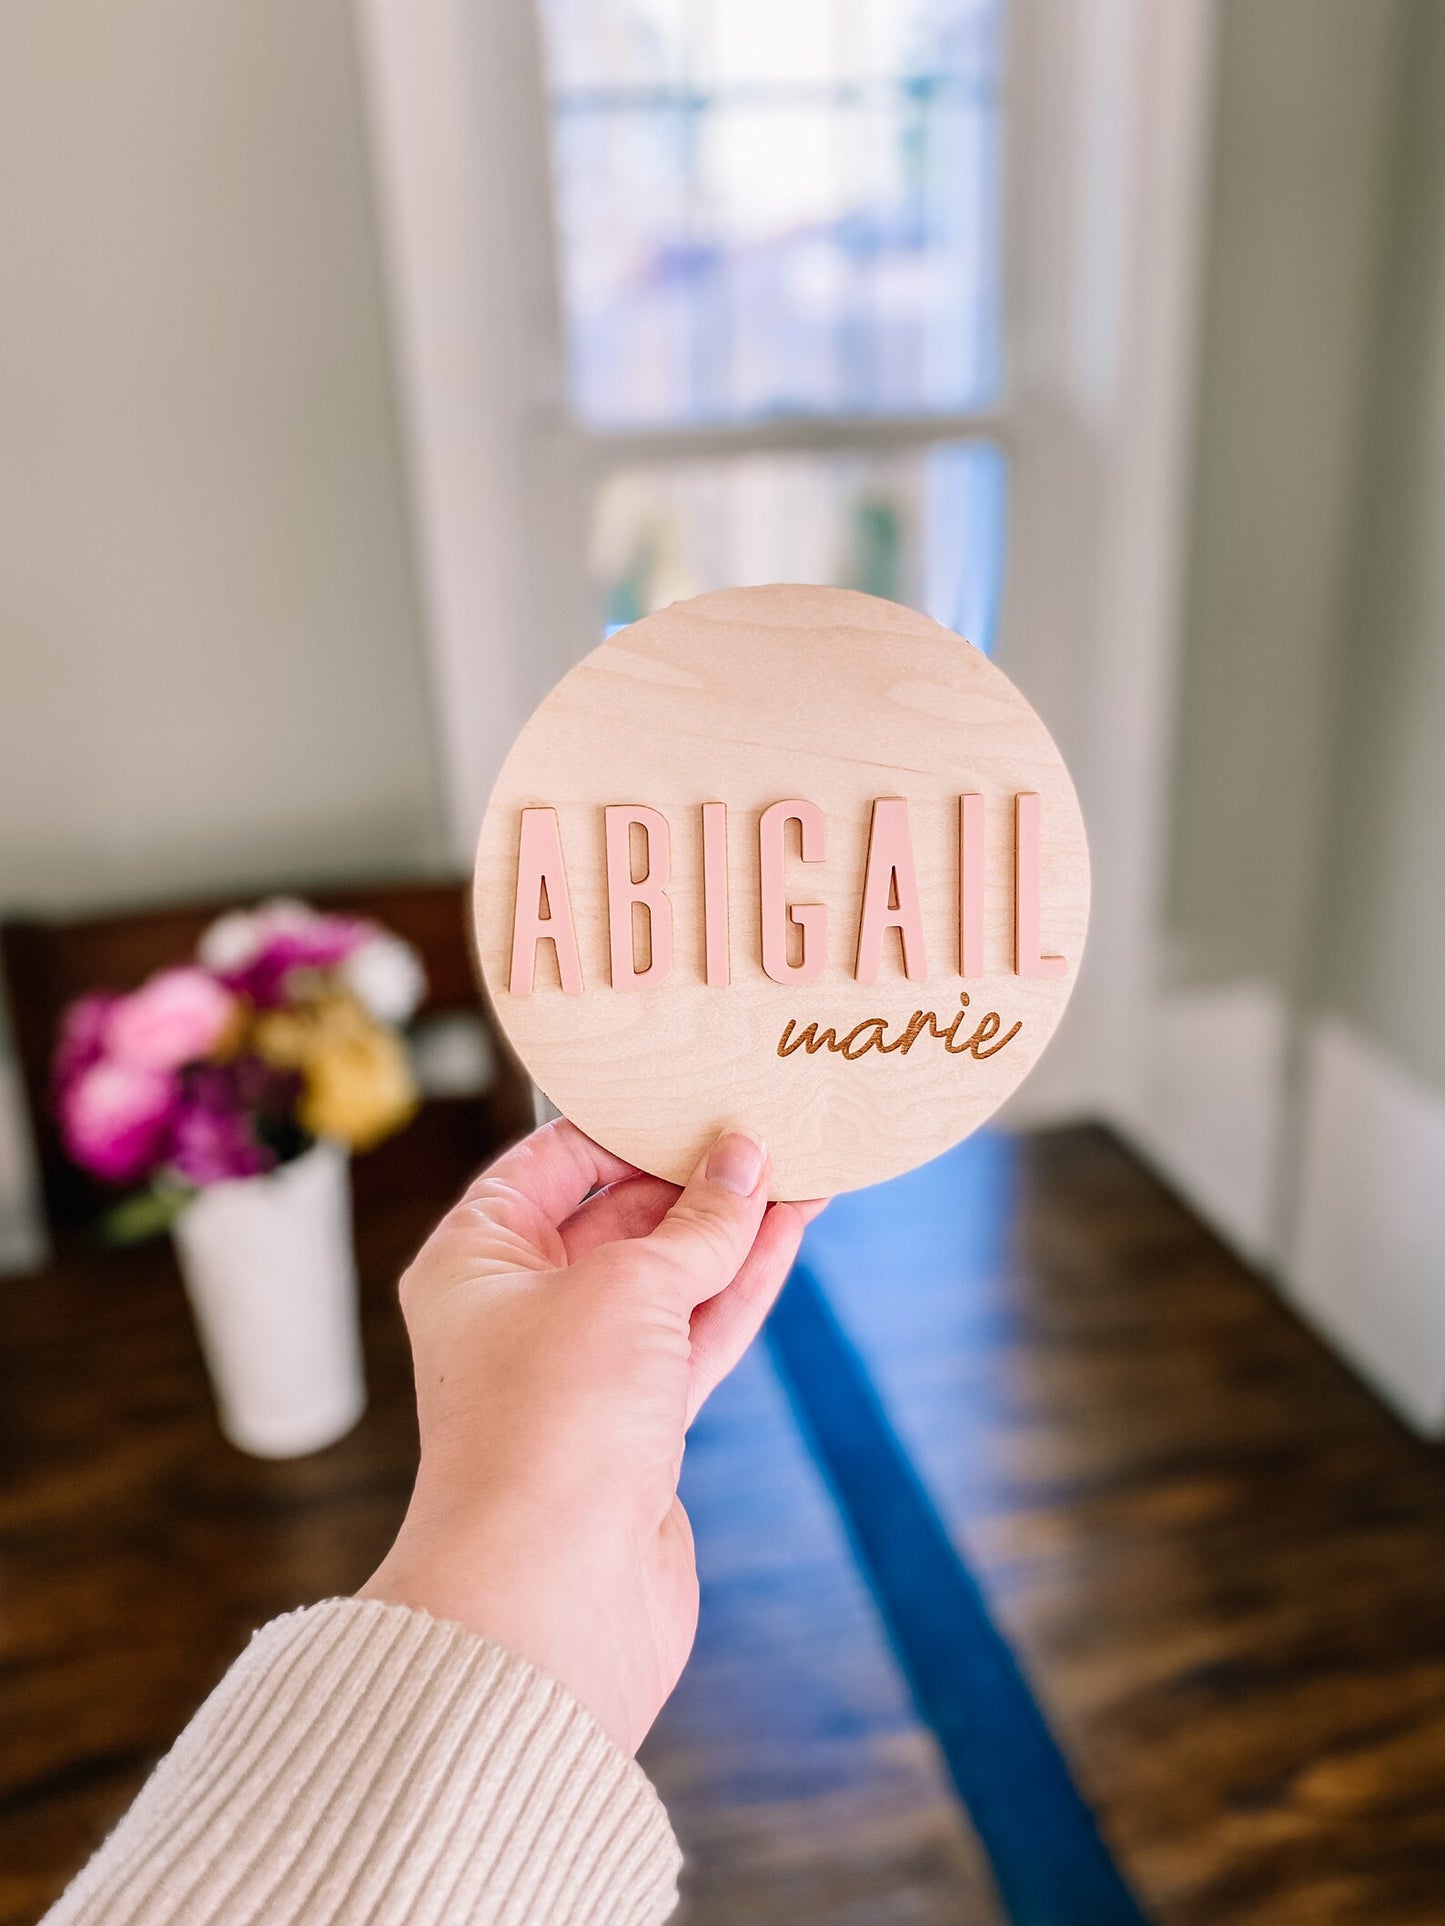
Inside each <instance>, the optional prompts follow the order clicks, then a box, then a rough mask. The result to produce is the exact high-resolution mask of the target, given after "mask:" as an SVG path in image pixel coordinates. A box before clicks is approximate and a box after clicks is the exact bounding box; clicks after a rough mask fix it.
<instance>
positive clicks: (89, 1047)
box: [52, 990, 119, 1105]
mask: <svg viewBox="0 0 1445 1926" xmlns="http://www.w3.org/2000/svg"><path fill="white" fill-rule="evenodd" d="M118 1001H119V998H118V997H114V996H112V995H110V993H109V992H108V991H104V990H97V991H95V992H94V994H92V995H90V996H83V997H80V998H78V999H77V1000H76V1001H75V1002H74V1003H72V1004H71V1006H70V1008H69V1009H68V1010H67V1011H66V1012H65V1015H64V1017H62V1019H61V1023H60V1040H59V1041H58V1042H57V1044H56V1046H55V1057H54V1060H53V1064H52V1076H53V1080H54V1081H53V1089H54V1091H55V1099H56V1103H57V1105H59V1103H60V1101H61V1100H62V1099H63V1097H64V1095H65V1093H66V1091H67V1090H69V1088H70V1086H71V1085H72V1084H73V1083H74V1082H75V1080H76V1078H77V1077H79V1076H82V1075H84V1073H85V1072H86V1071H87V1070H88V1069H89V1068H90V1066H91V1065H92V1064H93V1063H99V1061H100V1059H101V1058H102V1057H103V1056H104V1054H105V1032H106V1026H107V1024H108V1023H109V1021H110V1013H111V1011H112V1010H113V1009H114V1008H115V1005H116V1004H117V1002H118Z"/></svg>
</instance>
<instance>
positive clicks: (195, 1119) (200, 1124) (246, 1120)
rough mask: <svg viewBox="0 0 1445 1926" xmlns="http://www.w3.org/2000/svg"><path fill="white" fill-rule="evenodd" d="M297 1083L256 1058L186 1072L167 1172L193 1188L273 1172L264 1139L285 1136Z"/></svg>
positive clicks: (273, 1157) (270, 1148) (273, 1156)
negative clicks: (173, 1172)
mask: <svg viewBox="0 0 1445 1926" xmlns="http://www.w3.org/2000/svg"><path fill="white" fill-rule="evenodd" d="M298 1084H299V1080H298V1079H297V1078H296V1076H295V1075H293V1074H292V1073H291V1072H290V1071H284V1070H276V1069H273V1068H272V1066H271V1065H270V1064H268V1063H264V1062H262V1060H261V1059H260V1058H259V1057H238V1058H237V1059H236V1060H235V1062H234V1063H221V1064H202V1065H199V1066H197V1067H195V1068H193V1069H190V1070H187V1071H186V1072H185V1074H184V1076H183V1077H182V1079H181V1096H180V1107H179V1112H178V1114H177V1117H176V1121H175V1128H174V1131H173V1133H172V1139H171V1145H170V1155H169V1163H170V1168H171V1169H172V1170H173V1171H175V1173H176V1174H177V1176H179V1177H183V1178H184V1179H185V1180H186V1182H187V1183H191V1184H197V1185H204V1184H220V1183H225V1182H226V1181H227V1180H228V1179H231V1178H235V1177H258V1176H260V1175H261V1173H262V1172H263V1171H267V1170H274V1168H275V1167H276V1165H277V1164H278V1163H279V1162H280V1158H279V1156H278V1155H277V1151H276V1148H275V1144H274V1143H273V1142H269V1141H268V1140H267V1139H268V1137H271V1138H276V1137H279V1136H280V1135H282V1134H283V1133H284V1132H285V1129H286V1127H287V1122H288V1119H289V1118H290V1117H291V1114H292V1112H293V1111H294V1109H295V1105H296V1093H297V1089H298ZM292 1128H293V1129H294V1126H292Z"/></svg>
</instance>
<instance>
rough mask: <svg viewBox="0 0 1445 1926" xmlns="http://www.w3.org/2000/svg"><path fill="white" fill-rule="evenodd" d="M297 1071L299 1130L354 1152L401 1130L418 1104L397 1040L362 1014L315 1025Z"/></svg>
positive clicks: (400, 1046)
mask: <svg viewBox="0 0 1445 1926" xmlns="http://www.w3.org/2000/svg"><path fill="white" fill-rule="evenodd" d="M301 1074H302V1078H303V1081H304V1088H303V1090H302V1095H301V1103H300V1106H299V1108H298V1111H297V1115H298V1117H299V1119H300V1122H301V1126H302V1128H303V1129H304V1130H308V1131H310V1132H311V1134H312V1136H314V1137H330V1138H333V1139H334V1140H335V1141H336V1142H338V1143H343V1144H347V1145H349V1146H350V1148H351V1149H352V1150H370V1149H371V1147H372V1145H373V1144H379V1143H380V1142H381V1140H382V1138H383V1137H389V1136H390V1135H391V1134H392V1132H393V1131H395V1130H400V1129H401V1127H402V1125H403V1124H404V1123H407V1122H408V1121H409V1120H410V1119H411V1117H412V1115H413V1114H414V1113H415V1111H416V1108H417V1105H418V1103H419V1102H420V1097H419V1094H418V1091H417V1087H416V1084H415V1082H414V1081H413V1079H412V1074H411V1065H410V1063H409V1062H408V1061H407V1055H406V1051H405V1050H404V1049H403V1047H402V1044H401V1041H400V1039H399V1038H398V1037H397V1036H396V1035H395V1034H394V1033H393V1032H392V1031H390V1030H387V1029H384V1028H383V1027H382V1026H381V1025H380V1024H378V1023H373V1022H372V1021H371V1020H370V1019H369V1018H366V1017H363V1020H362V1021H361V1022H359V1023H358V1022H345V1023H343V1022H331V1023H326V1022H323V1023H320V1024H318V1025H317V1026H316V1031H315V1036H314V1039H313V1041H312V1044H311V1048H310V1049H309V1051H308V1053H307V1055H306V1057H305V1059H304V1062H303V1063H302V1066H301Z"/></svg>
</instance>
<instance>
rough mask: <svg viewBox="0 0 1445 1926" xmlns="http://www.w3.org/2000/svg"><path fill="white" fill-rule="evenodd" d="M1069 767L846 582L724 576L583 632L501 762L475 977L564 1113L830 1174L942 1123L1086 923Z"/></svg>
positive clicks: (949, 659) (592, 1127)
mask: <svg viewBox="0 0 1445 1926" xmlns="http://www.w3.org/2000/svg"><path fill="white" fill-rule="evenodd" d="M1088 894H1089V876H1088V856H1087V850H1086V846H1085V840H1084V829H1083V823H1082V820H1081V818H1080V815H1079V807H1078V802H1077V799H1076V798H1075V795H1074V791H1073V786H1072V784H1071V783H1070V781H1069V777H1068V772H1067V771H1066V769H1065V768H1064V765H1063V761H1062V759H1061V757H1060V756H1059V753H1058V750H1057V749H1056V748H1055V747H1054V744H1053V742H1052V741H1051V740H1050V738H1049V735H1048V732H1047V731H1046V730H1045V729H1044V727H1043V725H1042V723H1041V722H1040V721H1039V719H1038V717H1037V716H1036V715H1035V714H1034V712H1033V710H1032V709H1031V708H1030V707H1029V705H1028V704H1027V703H1026V702H1025V701H1024V699H1023V697H1022V696H1021V695H1020V694H1019V693H1018V691H1017V690H1016V689H1015V688H1014V687H1013V685H1012V684H1011V683H1010V682H1009V681H1008V679H1007V677H1005V676H1004V675H1003V673H1002V672H1001V671H1000V670H999V669H997V668H995V667H994V666H993V664H992V663H990V662H988V661H987V660H986V658H985V657H983V656H982V655H980V654H979V653H978V651H977V650H975V649H973V648H971V647H970V646H969V645H968V644H967V643H965V642H963V641H961V640H960V639H959V638H958V637H957V636H955V635H952V634H950V633H949V631H948V630H946V629H943V628H940V627H939V626H938V624H937V623H935V622H932V621H930V620H928V618H926V617H924V616H921V615H916V614H914V613H912V612H910V611H908V610H906V609H902V608H898V607H896V606H895V605H894V604H892V603H888V602H881V601H878V600H876V599H875V598H873V597H870V596H864V595H858V594H854V593H851V592H850V591H847V590H842V589H824V588H802V587H797V588H794V587H775V588H761V589H730V590H726V591H724V592H723V593H721V594H716V595H707V596H701V597H699V598H698V599H697V600H695V601H692V602H685V603H679V604H676V605H675V606H673V607H672V608H669V609H666V610H664V611H662V612H661V613H660V614H658V615H654V616H649V617H648V618H646V620H644V621H642V622H639V623H637V624H635V625H634V626H633V627H631V628H629V629H625V630H623V631H621V632H620V633H619V634H617V635H616V636H614V637H613V638H612V639H611V640H610V641H608V642H605V643H603V645H602V646H601V647H600V648H599V649H596V650H594V651H593V653H592V654H591V655H589V656H588V657H586V659H585V660H584V661H582V662H581V663H579V664H578V665H577V667H576V668H575V669H573V670H572V671H571V673H570V674H569V675H567V676H566V677H565V678H564V679H563V680H562V682H561V683H559V684H558V686H557V687H556V688H555V689H554V690H553V691H552V693H551V694H550V695H549V696H548V697H547V698H546V700H545V701H544V702H543V703H542V705H541V706H540V708H539V709H538V710H537V712H536V714H535V715H534V716H533V717H532V719H531V721H530V722H529V723H528V724H527V726H526V728H525V729H524V730H523V731H522V734H521V736H520V737H519V738H518V741H517V743H516V745H515V747H514V748H513V750H512V753H511V755H510V756H509V757H508V759H507V762H506V764H505V766H504V768H503V770H502V773H501V775H500V777H499V778H498V781H497V785H496V788H495V789H494V791H493V794H492V799H491V802H490V804H489V805H488V809H487V815H486V821H485V823H484V825H483V829H482V839H481V847H480V851H479V854H478V859H477V885H476V912H477V931H478V942H479V948H480V954H481V960H482V968H483V973H484V975H485V978H486V982H487V987H488V989H489V991H490V994H491V996H492V999H493V1001H494V1004H495V1006H496V1009H497V1014H498V1016H499V1018H500V1020H501V1023H502V1025H503V1027H504V1028H505V1030H506V1032H507V1034H508V1036H509V1037H510V1039H511V1041H512V1043H513V1045H514V1046H515V1048H516V1049H517V1052H518V1054H519V1056H520V1057H521V1058H522V1061H523V1063H524V1064H525V1065H526V1066H527V1068H528V1070H529V1071H530V1072H531V1074H532V1076H533V1077H535V1079H536V1081H537V1082H538V1084H539V1085H540V1086H541V1088H542V1089H543V1090H544V1091H546V1093H547V1095H548V1096H549V1097H550V1098H551V1099H552V1101H553V1102H554V1103H555V1104H556V1105H557V1106H558V1108H559V1109H561V1110H563V1111H564V1112H565V1113H566V1114H567V1115H568V1116H569V1117H571V1118H572V1119H573V1120H574V1122H576V1123H578V1124H579V1125H580V1126H581V1127H582V1128H583V1129H584V1130H585V1131H587V1132H588V1133H589V1135H591V1136H593V1137H595V1138H596V1139H597V1140H598V1142H600V1143H603V1144H605V1145H606V1146H607V1147H608V1148H609V1149H611V1150H612V1151H614V1152H615V1153H616V1154H618V1155H619V1156H623V1157H626V1158H627V1159H628V1160H629V1161H631V1162H633V1163H636V1164H638V1165H639V1166H641V1167H642V1168H644V1169H647V1170H651V1171H653V1172H655V1173H656V1174H657V1175H659V1176H663V1177H667V1178H670V1179H672V1180H673V1181H679V1180H680V1179H681V1178H682V1177H683V1176H684V1175H685V1174H686V1172H687V1171H688V1170H689V1169H690V1168H691V1166H692V1165H693V1163H695V1161H696V1159H697V1157H698V1155H699V1153H700V1151H701V1149H702V1148H703V1146H704V1145H705V1144H706V1143H707V1142H708V1141H710V1140H711V1138H712V1137H713V1136H715V1135H716V1134H717V1132H718V1131H719V1130H720V1129H723V1128H726V1127H736V1128H739V1129H743V1130H747V1131H750V1132H751V1133H752V1134H753V1135H755V1136H757V1137H759V1138H760V1139H761V1140H762V1141H764V1142H765V1143H766V1144H767V1145H768V1147H769V1150H770V1151H771V1154H772V1160H773V1173H774V1176H773V1187H774V1194H775V1195H776V1196H779V1197H815V1196H826V1195H829V1194H831V1193H832V1192H834V1191H838V1190H847V1189H852V1188H854V1187H856V1186H857V1185H860V1184H865V1183H872V1182H876V1181H878V1180H879V1179H881V1178H884V1177H888V1176H891V1175H894V1174H896V1173H897V1172H899V1171H902V1170H906V1169H909V1168H910V1167H911V1166H913V1165H914V1164H917V1163H921V1162H923V1161H924V1160H925V1159H926V1158H928V1157H931V1156H933V1155H935V1154H937V1153H938V1152H939V1151H941V1150H943V1149H945V1148H946V1147H947V1146H948V1145H949V1144H951V1143H953V1142H955V1141H957V1140H958V1139H959V1138H960V1137H963V1136H966V1135H967V1134H968V1132H969V1131H970V1130H973V1129H974V1128H976V1127H977V1125H978V1124H980V1123H981V1122H983V1120H984V1119H985V1118H986V1117H987V1116H988V1115H989V1114H990V1113H991V1112H992V1111H993V1110H994V1109H995V1108H997V1106H998V1105H999V1104H1000V1103H1001V1102H1002V1101H1003V1099H1004V1098H1005V1097H1006V1096H1008V1095H1009V1093H1010V1092H1011V1091H1012V1090H1013V1089H1014V1088H1015V1087H1016V1085H1017V1084H1018V1083H1019V1082H1020V1081H1021V1080H1022V1079H1023V1077H1024V1076H1025V1075H1026V1074H1027V1072H1028V1070H1029V1069H1030V1068H1031V1067H1032V1065H1033V1064H1034V1063H1035V1061H1036V1060H1037V1058H1038V1056H1039V1053H1040V1052H1041V1051H1042V1049H1043V1047H1044V1045H1045V1043H1046V1042H1047V1041H1048V1038H1049V1036H1050V1035H1051V1034H1052V1032H1053V1029H1054V1027H1055V1025H1056V1024H1057V1022H1058V1019H1059V1017H1060V1015H1061V1014H1062V1012H1063V1009H1064V1005H1065V1004H1066V1002H1067V1001H1068V997H1069V994H1070V992H1071V990H1072V988H1073V984H1074V980H1075V977H1076V975H1077V971H1078V965H1079V959H1080V955H1081V952H1082V949H1083V942H1084V933H1085V928H1086V925H1087V921H1088Z"/></svg>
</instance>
